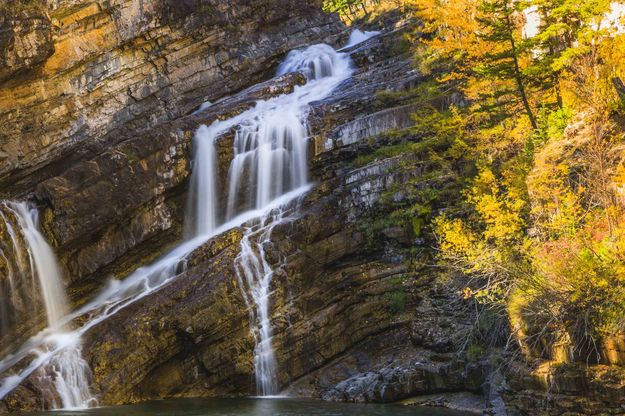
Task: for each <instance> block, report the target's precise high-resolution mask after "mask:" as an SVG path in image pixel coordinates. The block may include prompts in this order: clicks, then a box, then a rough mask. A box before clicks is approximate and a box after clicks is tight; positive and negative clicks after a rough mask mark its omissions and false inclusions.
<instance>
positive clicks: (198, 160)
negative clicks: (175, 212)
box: [185, 126, 217, 239]
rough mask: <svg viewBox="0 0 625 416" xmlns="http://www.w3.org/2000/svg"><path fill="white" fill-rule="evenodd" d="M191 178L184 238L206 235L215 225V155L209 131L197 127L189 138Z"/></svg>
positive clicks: (204, 127)
mask: <svg viewBox="0 0 625 416" xmlns="http://www.w3.org/2000/svg"><path fill="white" fill-rule="evenodd" d="M192 166H193V175H192V176H191V182H190V188H189V197H188V201H187V214H186V218H187V221H186V223H185V237H186V238H187V239H188V238H192V237H197V236H200V235H208V234H210V233H211V232H213V231H215V228H216V226H217V193H216V190H217V155H216V150H215V140H214V133H213V131H212V130H211V129H210V128H208V127H206V126H201V127H200V128H199V129H198V130H197V132H196V133H195V136H194V138H193V162H192Z"/></svg>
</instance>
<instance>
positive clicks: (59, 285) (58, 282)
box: [0, 202, 95, 408]
mask: <svg viewBox="0 0 625 416" xmlns="http://www.w3.org/2000/svg"><path fill="white" fill-rule="evenodd" d="M0 216H1V217H2V219H3V221H4V227H5V229H6V230H7V236H8V237H9V239H10V240H11V244H7V245H5V249H7V248H11V249H12V253H11V255H7V254H6V253H5V252H4V250H3V258H4V259H5V260H6V262H7V264H8V265H10V264H11V263H14V264H17V265H18V266H17V267H11V266H10V267H9V271H8V279H9V281H10V290H12V291H13V292H11V294H12V295H11V297H12V298H16V297H20V296H22V295H21V294H19V293H17V287H18V284H19V283H25V284H26V285H27V287H28V288H29V290H30V293H29V296H28V298H27V301H28V303H30V304H31V305H32V304H33V303H35V304H36V302H37V300H38V299H39V298H42V301H43V304H44V306H45V312H46V318H47V322H48V329H47V334H46V336H45V338H46V341H45V342H44V343H42V345H41V346H40V348H39V349H37V350H35V351H33V352H34V353H35V354H39V355H45V354H46V352H49V351H50V350H51V349H53V350H54V349H58V354H56V355H55V356H54V357H53V359H52V360H51V361H50V362H49V363H47V366H46V368H45V369H44V371H43V374H44V377H48V378H50V380H51V381H52V383H53V384H54V385H55V386H56V390H57V393H58V395H59V397H60V399H61V405H60V406H59V404H57V403H52V407H54V408H57V407H63V408H85V407H88V406H89V404H92V403H94V400H95V399H93V398H92V396H91V393H90V392H89V367H88V366H87V363H86V362H85V361H84V360H83V358H82V354H81V346H80V338H79V337H76V336H75V335H74V334H72V333H70V332H67V330H66V329H67V328H66V324H65V323H64V322H63V318H64V317H65V316H66V315H67V312H68V307H67V299H66V296H65V290H64V287H63V281H62V278H61V271H60V269H59V266H58V261H57V259H56V256H55V255H54V251H53V250H52V247H50V245H49V244H48V243H47V241H46V239H45V237H44V236H43V235H42V234H41V232H40V231H39V213H38V211H37V210H36V209H35V208H31V207H29V206H28V204H27V203H25V202H20V203H17V202H4V203H2V204H1V206H0ZM12 221H15V223H13V222H12ZM7 246H8V247H7ZM24 253H27V255H28V262H25V259H24V257H25V256H24ZM9 258H13V259H14V260H12V261H9V260H8V259H9ZM16 271H17V272H18V273H16ZM29 275H30V278H28V276H29ZM29 280H30V282H29ZM13 306H15V305H13Z"/></svg>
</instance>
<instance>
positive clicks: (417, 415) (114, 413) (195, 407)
mask: <svg viewBox="0 0 625 416" xmlns="http://www.w3.org/2000/svg"><path fill="white" fill-rule="evenodd" d="M28 415H29V416H35V415H37V416H43V415H46V416H343V415H357V416H408V415H412V416H468V415H470V414H469V413H465V412H457V411H452V410H445V409H437V408H419V407H408V406H400V405H377V404H350V403H328V402H321V401H311V400H299V399H175V400H159V401H154V402H148V403H142V404H136V405H129V406H113V407H101V408H97V409H89V410H79V411H71V412H70V411H62V410H57V411H54V412H43V413H28Z"/></svg>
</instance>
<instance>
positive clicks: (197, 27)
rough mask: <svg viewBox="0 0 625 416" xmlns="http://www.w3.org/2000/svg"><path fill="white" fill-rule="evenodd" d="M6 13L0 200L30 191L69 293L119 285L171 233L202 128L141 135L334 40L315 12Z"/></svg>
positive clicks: (303, 5)
mask: <svg viewBox="0 0 625 416" xmlns="http://www.w3.org/2000/svg"><path fill="white" fill-rule="evenodd" d="M17 3H18V4H17V5H16V6H15V7H3V8H2V9H0V12H1V14H0V22H2V25H0V26H1V27H2V32H1V35H0V50H2V51H3V53H4V55H3V58H4V59H3V60H2V63H1V64H0V82H1V84H0V122H1V123H2V125H3V126H4V128H3V131H2V132H1V133H0V138H1V140H0V160H2V162H1V163H0V189H1V190H2V194H3V196H4V197H22V196H24V195H25V194H28V193H31V192H33V191H36V198H37V199H38V200H39V201H40V203H41V204H42V205H43V206H46V207H47V211H46V213H44V221H43V223H44V224H43V227H44V229H46V231H47V234H48V235H49V236H50V239H51V240H52V242H53V243H54V245H55V246H56V247H57V249H58V252H59V253H60V254H61V260H62V263H64V264H65V265H66V268H67V269H68V271H69V273H68V276H69V279H70V280H71V281H78V280H85V279H86V278H89V277H94V276H100V279H101V278H102V277H103V276H106V275H110V274H114V275H117V276H121V275H124V274H125V273H126V272H127V270H128V269H132V268H134V267H136V265H137V263H140V262H145V261H146V260H147V259H148V258H149V257H150V256H154V255H156V254H157V253H158V252H159V251H160V250H161V249H162V247H163V246H165V245H167V244H168V243H171V242H173V241H174V240H175V239H176V238H177V236H179V235H180V233H179V231H180V230H179V225H180V220H181V218H182V211H181V206H182V205H183V202H182V199H181V198H184V196H183V195H182V194H183V192H184V183H185V180H186V177H187V176H188V173H189V172H188V168H189V166H188V160H189V153H188V150H189V149H188V147H189V146H188V145H189V142H190V138H191V136H192V132H193V130H194V129H195V127H197V125H198V124H199V122H201V121H206V120H200V119H198V120H195V121H189V122H187V123H186V124H185V126H183V127H181V128H177V127H176V126H174V125H169V127H168V128H166V129H165V130H163V129H161V128H155V126H157V125H162V123H166V122H168V121H173V120H176V119H178V118H179V117H180V116H182V115H185V114H188V113H190V112H191V111H192V110H193V109H195V108H197V107H198V106H199V105H200V104H201V103H203V102H205V101H208V100H210V101H214V100H216V99H218V98H221V97H223V96H226V95H228V94H232V93H234V92H237V91H239V90H242V89H243V88H245V87H248V86H250V85H253V84H255V83H257V82H259V81H260V80H263V79H266V78H268V77H270V76H271V74H272V73H273V72H274V71H275V66H276V65H277V63H278V62H279V61H280V59H281V58H282V56H283V55H284V53H285V52H287V51H289V50H291V49H293V48H295V47H297V46H301V45H305V44H310V43H315V42H321V41H331V40H332V39H333V37H334V36H335V35H336V33H337V31H338V30H339V28H340V25H339V24H338V21H337V20H336V19H335V18H333V17H330V16H327V15H324V14H322V13H321V11H320V5H319V4H318V2H316V1H310V2H309V1H303V2H302V1H290V0H286V1H273V0H272V1H260V2H259V1H256V2H247V1H241V2H234V3H232V2H230V3H224V2H220V1H208V2H207V1H199V0H198V1H196V0H185V1H164V0H163V1H161V0H159V1H138V0H119V1H106V2H96V1H66V0H55V1H48V2H47V3H46V2H44V1H41V0H22V1H20V2H17ZM294 10H297V13H294V12H293V11H294ZM155 173H156V174H155Z"/></svg>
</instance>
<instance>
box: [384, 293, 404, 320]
mask: <svg viewBox="0 0 625 416" xmlns="http://www.w3.org/2000/svg"><path fill="white" fill-rule="evenodd" d="M386 301H387V303H388V307H389V309H390V310H391V312H392V313H395V314H397V313H401V312H404V311H405V310H406V292H404V291H403V290H396V291H394V292H391V293H387V294H386Z"/></svg>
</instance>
